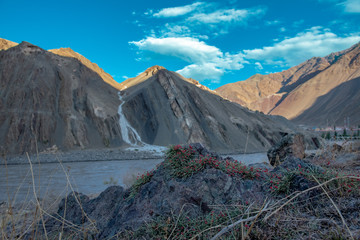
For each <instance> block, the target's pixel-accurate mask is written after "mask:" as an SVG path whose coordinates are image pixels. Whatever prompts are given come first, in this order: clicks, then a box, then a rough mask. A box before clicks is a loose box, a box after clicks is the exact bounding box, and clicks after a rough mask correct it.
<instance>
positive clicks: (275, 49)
mask: <svg viewBox="0 0 360 240" xmlns="http://www.w3.org/2000/svg"><path fill="white" fill-rule="evenodd" d="M359 41H360V36H359V35H352V36H344V37H340V36H337V35H336V34H334V33H332V32H331V31H330V29H326V28H322V27H319V26H316V27H312V28H310V29H308V30H306V31H304V32H301V33H298V34H297V35H296V36H295V37H292V38H286V39H284V40H282V41H280V42H277V43H275V44H274V45H273V46H267V47H263V48H258V49H252V50H244V51H243V52H244V55H245V56H244V58H245V59H254V60H258V61H262V62H264V63H266V64H270V65H275V64H277V65H280V66H281V67H286V66H287V67H288V66H294V65H297V64H299V63H301V62H304V61H306V60H307V59H309V58H311V57H315V56H317V57H319V56H321V57H323V56H326V55H328V54H329V53H331V52H335V51H340V50H343V49H346V48H348V47H349V46H350V45H352V44H355V43H357V42H359Z"/></svg>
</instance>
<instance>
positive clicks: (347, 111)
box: [293, 77, 360, 126]
mask: <svg viewBox="0 0 360 240" xmlns="http://www.w3.org/2000/svg"><path fill="white" fill-rule="evenodd" d="M359 90H360V77H358V78H355V79H352V80H350V81H347V82H345V83H342V84H340V85H339V86H337V87H336V88H334V89H332V90H331V91H330V92H328V93H327V94H325V95H323V96H321V97H319V98H318V99H317V100H316V101H315V103H314V104H313V105H312V106H311V107H310V108H308V109H307V110H306V111H305V112H303V113H302V114H301V115H300V116H299V117H297V118H294V119H293V121H294V122H297V123H301V124H306V125H309V126H314V125H315V124H314V123H318V125H317V126H343V125H344V118H346V120H347V118H348V117H349V121H350V124H351V125H352V126H359V125H360V94H359ZM315 126H316V125H315Z"/></svg>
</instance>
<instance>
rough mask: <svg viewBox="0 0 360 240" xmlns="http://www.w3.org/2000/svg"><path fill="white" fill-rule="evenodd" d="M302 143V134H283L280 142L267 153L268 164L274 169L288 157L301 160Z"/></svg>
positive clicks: (303, 150)
mask: <svg viewBox="0 0 360 240" xmlns="http://www.w3.org/2000/svg"><path fill="white" fill-rule="evenodd" d="M304 142H305V141H304V135H303V134H299V133H296V134H287V133H283V137H282V138H281V140H280V141H279V142H278V143H277V144H276V145H274V146H273V147H271V148H270V149H269V150H268V152H267V156H268V159H269V162H270V164H271V165H272V166H274V167H276V166H278V165H279V164H280V163H282V162H284V160H285V159H286V158H287V157H289V156H294V157H296V158H300V159H303V158H304V157H305V143H304Z"/></svg>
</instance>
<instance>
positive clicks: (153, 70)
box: [144, 65, 165, 76]
mask: <svg viewBox="0 0 360 240" xmlns="http://www.w3.org/2000/svg"><path fill="white" fill-rule="evenodd" d="M162 69H165V68H164V67H162V66H159V65H155V66H152V67H149V68H148V69H146V70H145V72H144V73H145V76H149V75H150V76H153V75H155V74H156V73H157V72H158V71H159V70H162Z"/></svg>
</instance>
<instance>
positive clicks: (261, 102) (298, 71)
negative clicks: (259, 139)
mask: <svg viewBox="0 0 360 240" xmlns="http://www.w3.org/2000/svg"><path fill="white" fill-rule="evenodd" d="M359 56H360V43H357V44H355V45H353V46H352V47H350V48H349V49H345V50H343V51H340V52H335V53H331V54H329V55H327V56H325V57H313V58H311V59H309V60H307V61H305V62H303V63H301V64H299V65H297V66H294V67H292V68H290V69H288V70H285V71H282V72H280V73H273V74H269V75H254V76H252V77H250V78H249V79H247V80H245V81H240V82H236V83H230V84H226V85H224V86H221V87H219V88H218V89H216V92H217V93H219V94H220V95H222V96H224V97H225V98H228V99H230V100H231V101H234V102H237V103H239V104H241V105H243V106H246V107H248V108H249V109H252V110H258V111H261V112H264V113H266V114H272V115H281V116H284V117H286V118H288V119H297V120H296V122H297V123H300V124H301V123H304V120H305V117H304V116H303V117H301V115H302V114H303V113H304V112H306V110H307V109H309V108H310V107H311V106H312V105H313V104H315V102H316V100H317V99H318V98H320V97H321V96H324V95H326V94H328V93H329V92H330V91H331V90H333V89H334V88H336V87H338V86H340V85H341V84H342V83H345V82H347V81H350V80H352V79H356V78H357V77H358V76H359V75H360V70H359V66H360V64H359V61H360V60H359V59H360V57H359ZM344 89H345V88H344ZM344 94H345V93H344ZM339 107H340V106H339ZM313 113H314V114H315V112H313ZM307 117H308V118H309V119H310V118H311V116H307ZM312 119H313V118H312ZM316 119H318V120H319V119H321V118H319V117H316ZM299 121H300V122H299ZM307 122H308V123H309V121H307ZM325 122H328V121H325V120H324V119H322V120H321V121H320V122H318V121H317V122H313V124H319V125H324V123H325ZM330 122H331V124H340V123H341V121H340V120H336V119H333V120H332V121H330ZM359 123H360V122H359Z"/></svg>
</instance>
